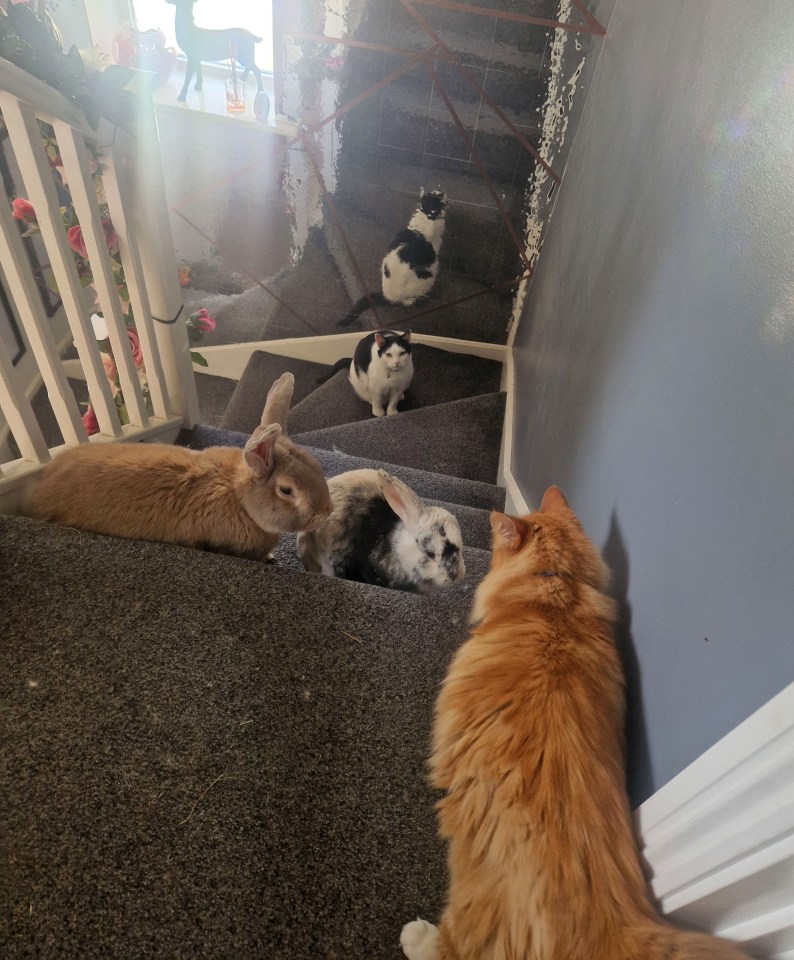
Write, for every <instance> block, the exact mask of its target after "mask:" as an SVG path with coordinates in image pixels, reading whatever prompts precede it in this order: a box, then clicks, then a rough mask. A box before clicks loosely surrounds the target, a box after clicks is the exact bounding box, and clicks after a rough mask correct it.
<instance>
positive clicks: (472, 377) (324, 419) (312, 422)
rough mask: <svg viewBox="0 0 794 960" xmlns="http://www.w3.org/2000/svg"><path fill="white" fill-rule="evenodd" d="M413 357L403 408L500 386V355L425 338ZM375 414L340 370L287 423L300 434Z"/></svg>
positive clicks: (295, 405)
mask: <svg viewBox="0 0 794 960" xmlns="http://www.w3.org/2000/svg"><path fill="white" fill-rule="evenodd" d="M397 329H398V330H399V329H400V328H399V327H398V328H397ZM412 356H413V362H414V378H413V381H412V382H411V386H410V387H409V389H408V391H407V393H406V397H405V399H404V400H403V401H402V402H401V404H400V406H399V410H400V412H405V411H407V410H416V409H418V408H420V407H429V406H432V405H434V404H437V403H447V402H449V401H451V400H460V399H462V398H464V397H473V396H479V395H481V394H485V393H495V392H496V391H498V390H499V384H500V381H501V377H502V364H501V362H500V361H499V360H490V359H488V358H486V357H475V356H472V355H470V354H464V353H452V351H450V350H442V349H439V348H438V347H431V346H428V345H427V344H424V343H417V344H414V346H413V350H412ZM241 383H242V380H241ZM371 418H372V410H371V407H370V405H369V404H367V403H365V402H364V401H363V400H361V399H360V397H358V395H357V394H356V392H355V391H354V390H353V388H352V386H351V385H350V383H349V381H348V371H347V370H340V371H339V372H338V373H337V374H336V375H335V376H333V377H332V378H331V379H330V380H328V381H326V382H325V383H323V384H321V385H320V386H318V387H317V389H316V390H314V391H313V392H312V393H310V394H309V395H308V396H307V397H305V398H303V399H302V400H301V401H300V402H299V403H293V405H292V409H291V410H290V412H289V416H288V417H287V427H288V429H289V431H290V433H291V434H293V433H296V434H297V433H305V432H306V431H308V430H320V429H324V428H325V427H333V426H340V425H341V424H344V423H354V422H358V421H361V420H369V419H371Z"/></svg>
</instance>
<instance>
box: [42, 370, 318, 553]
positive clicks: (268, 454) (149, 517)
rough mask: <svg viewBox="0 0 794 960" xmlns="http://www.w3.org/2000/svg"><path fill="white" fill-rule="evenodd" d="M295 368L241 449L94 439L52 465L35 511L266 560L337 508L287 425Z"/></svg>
mask: <svg viewBox="0 0 794 960" xmlns="http://www.w3.org/2000/svg"><path fill="white" fill-rule="evenodd" d="M293 385H294V377H293V376H292V374H284V375H283V376H282V377H280V378H279V380H277V381H276V383H275V384H274V385H273V387H272V388H271V390H270V392H269V393H268V401H267V403H266V405H265V410H264V413H263V414H262V424H261V425H260V426H259V427H258V428H257V429H256V430H255V431H254V433H253V434H252V436H251V438H250V439H249V441H248V443H247V444H246V447H245V449H244V450H240V449H238V448H236V447H211V448H209V449H207V450H201V451H195V450H188V449H186V448H185V447H174V446H164V445H160V444H152V443H140V444H126V443H120V444H117V443H113V444H96V443H89V444H85V445H84V446H81V447H75V448H73V449H71V450H67V451H65V452H64V453H62V454H60V455H59V456H57V457H56V458H55V459H54V460H53V461H52V463H50V464H48V466H47V467H46V468H45V470H44V471H43V473H42V477H41V480H40V481H39V483H38V485H37V487H36V490H35V491H34V494H33V499H32V513H33V516H35V517H38V518H39V519H42V520H49V521H52V522H55V523H63V524H66V525H67V526H70V527H76V528H78V529H81V530H93V531H94V532H96V533H105V534H111V535H114V536H119V537H131V538H135V539H141V540H159V541H162V542H164V543H176V544H181V545H183V546H189V547H202V548H204V549H211V550H217V551H219V552H222V553H230V554H235V555H237V556H244V557H251V558H254V559H259V560H265V559H269V558H270V555H271V553H272V550H273V548H274V547H275V546H276V544H277V543H278V541H279V538H280V536H281V534H282V533H286V532H288V531H297V530H304V529H307V528H311V527H313V526H316V525H319V524H321V523H322V522H323V521H324V520H325V518H326V517H327V516H328V515H329V514H330V512H331V509H332V504H331V499H330V495H329V493H328V485H327V484H326V482H325V478H324V477H323V472H322V468H321V467H320V465H319V463H317V461H316V460H315V459H314V457H313V456H311V454H310V453H308V452H307V451H306V450H303V449H302V448H301V447H299V446H297V445H296V444H294V443H292V441H291V440H289V439H288V438H287V437H286V435H285V433H284V428H283V422H284V421H285V420H286V414H287V409H288V407H289V401H290V398H291V396H292V389H293Z"/></svg>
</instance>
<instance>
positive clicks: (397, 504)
mask: <svg viewBox="0 0 794 960" xmlns="http://www.w3.org/2000/svg"><path fill="white" fill-rule="evenodd" d="M378 479H379V480H380V488H381V490H382V491H383V496H384V497H385V498H386V502H387V503H388V504H389V506H390V507H391V508H392V510H394V512H395V513H396V514H397V516H398V517H399V518H400V519H401V520H402V522H403V523H404V524H405V525H406V527H412V526H414V524H415V523H416V522H417V520H418V519H419V517H420V515H421V513H422V510H423V507H424V505H423V503H422V501H421V500H420V499H419V497H417V495H416V494H415V493H414V492H413V490H412V489H411V488H410V487H409V486H407V485H406V484H404V483H403V482H402V480H398V479H397V477H393V476H392V475H391V474H390V473H386V471H385V470H378Z"/></svg>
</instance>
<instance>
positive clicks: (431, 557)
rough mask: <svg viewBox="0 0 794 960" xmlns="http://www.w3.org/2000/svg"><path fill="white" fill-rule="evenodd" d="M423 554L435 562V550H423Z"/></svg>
mask: <svg viewBox="0 0 794 960" xmlns="http://www.w3.org/2000/svg"><path fill="white" fill-rule="evenodd" d="M425 553H426V554H427V555H428V557H429V558H430V559H431V560H435V559H436V552H435V550H425Z"/></svg>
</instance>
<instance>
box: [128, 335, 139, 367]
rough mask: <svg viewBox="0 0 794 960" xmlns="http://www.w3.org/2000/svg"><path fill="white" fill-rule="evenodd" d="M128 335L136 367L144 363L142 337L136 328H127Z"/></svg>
mask: <svg viewBox="0 0 794 960" xmlns="http://www.w3.org/2000/svg"><path fill="white" fill-rule="evenodd" d="M127 336H128V337H129V341H130V350H132V362H133V363H134V364H135V366H136V367H140V366H141V365H142V364H143V351H142V350H141V341H140V337H139V336H138V334H137V333H136V332H135V331H134V330H129V329H128V330H127Z"/></svg>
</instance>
